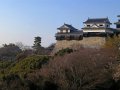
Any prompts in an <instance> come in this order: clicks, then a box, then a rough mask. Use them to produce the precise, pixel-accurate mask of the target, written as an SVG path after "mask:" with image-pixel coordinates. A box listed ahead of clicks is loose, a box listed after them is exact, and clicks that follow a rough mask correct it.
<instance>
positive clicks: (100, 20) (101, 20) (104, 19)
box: [84, 18, 110, 23]
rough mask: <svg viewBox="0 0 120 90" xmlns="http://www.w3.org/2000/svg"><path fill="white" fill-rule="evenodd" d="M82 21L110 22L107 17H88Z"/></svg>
mask: <svg viewBox="0 0 120 90" xmlns="http://www.w3.org/2000/svg"><path fill="white" fill-rule="evenodd" d="M84 23H110V21H109V19H108V18H92V19H89V18H88V20H87V21H85V22H84Z"/></svg>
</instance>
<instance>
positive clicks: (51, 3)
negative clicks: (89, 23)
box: [0, 0, 120, 47]
mask: <svg viewBox="0 0 120 90" xmlns="http://www.w3.org/2000/svg"><path fill="white" fill-rule="evenodd" d="M119 14H120V0H0V45H2V44H5V43H7V44H8V43H16V42H22V43H23V44H25V45H28V46H32V45H33V41H34V37H36V36H40V37H42V46H45V47H46V46H49V45H50V44H51V43H54V42H56V41H55V37H54V36H55V33H56V32H57V30H56V29H57V28H58V27H59V26H61V25H63V24H64V23H68V24H72V25H73V26H74V27H75V28H77V29H81V28H82V27H83V22H84V21H85V20H86V19H87V18H88V17H89V18H104V17H108V18H109V19H110V21H111V22H112V23H114V22H116V21H117V19H118V18H117V17H116V16H117V15H119ZM112 27H114V25H113V26H112Z"/></svg>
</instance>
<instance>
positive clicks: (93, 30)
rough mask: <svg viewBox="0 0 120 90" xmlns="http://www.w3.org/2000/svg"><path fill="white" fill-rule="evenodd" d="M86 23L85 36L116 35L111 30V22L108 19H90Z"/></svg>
mask: <svg viewBox="0 0 120 90" xmlns="http://www.w3.org/2000/svg"><path fill="white" fill-rule="evenodd" d="M83 23H84V27H83V28H82V29H83V34H84V36H86V37H88V36H90V37H91V36H102V37H103V36H107V35H111V34H114V32H113V30H112V29H111V28H110V25H111V23H110V21H109V19H108V18H92V19H90V18H88V20H86V21H85V22H83Z"/></svg>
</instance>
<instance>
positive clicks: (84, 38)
mask: <svg viewBox="0 0 120 90" xmlns="http://www.w3.org/2000/svg"><path fill="white" fill-rule="evenodd" d="M118 18H120V15H118ZM83 24H84V27H83V28H82V30H78V29H76V28H75V27H73V26H72V25H69V24H65V23H64V25H62V26H61V27H59V28H57V30H58V32H57V33H56V34H55V37H56V40H57V42H56V45H55V50H54V51H55V52H57V51H59V50H60V49H64V48H74V49H75V48H79V47H81V46H83V47H90V48H99V47H101V46H103V45H104V44H105V41H106V37H108V36H109V37H112V36H114V35H117V36H118V35H119V34H120V19H118V22H116V23H114V24H115V25H116V28H111V26H110V25H111V24H112V23H111V22H110V21H109V19H108V18H88V19H87V20H86V21H85V22H83Z"/></svg>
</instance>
